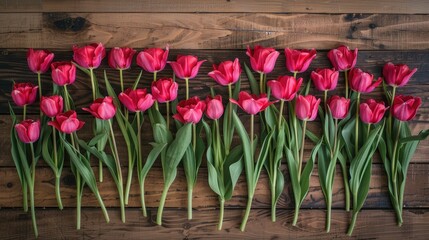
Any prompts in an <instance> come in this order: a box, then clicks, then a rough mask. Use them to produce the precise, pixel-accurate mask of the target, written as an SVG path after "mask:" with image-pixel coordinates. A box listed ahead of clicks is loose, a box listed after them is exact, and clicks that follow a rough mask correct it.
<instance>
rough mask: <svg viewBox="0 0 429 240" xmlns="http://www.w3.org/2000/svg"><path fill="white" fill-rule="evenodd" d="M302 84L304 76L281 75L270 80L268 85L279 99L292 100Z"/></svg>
mask: <svg viewBox="0 0 429 240" xmlns="http://www.w3.org/2000/svg"><path fill="white" fill-rule="evenodd" d="M301 84H302V78H298V79H296V78H294V77H292V76H287V75H286V76H280V77H278V78H277V80H270V81H268V82H267V85H268V86H269V87H270V88H271V94H273V96H274V97H275V98H277V99H279V100H283V101H291V100H292V99H294V98H295V95H296V93H297V92H298V90H299V88H300V87H301Z"/></svg>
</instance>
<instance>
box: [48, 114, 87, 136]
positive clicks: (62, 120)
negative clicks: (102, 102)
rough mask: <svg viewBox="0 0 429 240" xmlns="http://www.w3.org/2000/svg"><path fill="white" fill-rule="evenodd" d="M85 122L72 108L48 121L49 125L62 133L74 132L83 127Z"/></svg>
mask: <svg viewBox="0 0 429 240" xmlns="http://www.w3.org/2000/svg"><path fill="white" fill-rule="evenodd" d="M84 124H85V122H83V121H80V120H79V119H78V118H77V114H76V112H75V111H73V110H70V111H67V112H65V113H60V114H58V115H57V116H56V117H55V119H54V120H53V121H50V122H48V125H49V126H53V127H55V128H56V129H57V130H58V131H60V132H62V133H67V134H70V133H73V132H75V131H77V130H79V129H81V128H82V127H83V125H84Z"/></svg>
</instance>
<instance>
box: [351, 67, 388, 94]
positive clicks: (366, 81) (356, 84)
mask: <svg viewBox="0 0 429 240" xmlns="http://www.w3.org/2000/svg"><path fill="white" fill-rule="evenodd" d="M373 79H374V75H372V74H370V73H367V72H364V71H362V70H361V69H359V68H353V69H352V70H351V71H350V72H349V82H350V88H351V89H352V90H353V91H355V92H358V93H369V92H372V91H373V90H374V89H375V88H376V87H378V85H380V83H381V82H382V79H381V78H378V80H377V81H375V82H373Z"/></svg>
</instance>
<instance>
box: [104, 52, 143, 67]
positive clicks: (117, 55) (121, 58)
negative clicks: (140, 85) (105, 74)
mask: <svg viewBox="0 0 429 240" xmlns="http://www.w3.org/2000/svg"><path fill="white" fill-rule="evenodd" d="M135 53H136V50H134V49H132V48H128V47H123V48H119V47H115V48H112V50H110V52H109V58H108V63H109V66H110V67H111V68H113V69H117V70H125V69H128V68H130V66H131V61H132V60H133V56H134V54H135Z"/></svg>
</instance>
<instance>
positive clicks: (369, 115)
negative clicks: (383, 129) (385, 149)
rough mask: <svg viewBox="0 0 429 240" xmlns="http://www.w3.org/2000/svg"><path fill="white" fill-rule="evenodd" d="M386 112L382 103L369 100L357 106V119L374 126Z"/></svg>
mask: <svg viewBox="0 0 429 240" xmlns="http://www.w3.org/2000/svg"><path fill="white" fill-rule="evenodd" d="M386 110H387V108H386V106H385V105H384V102H377V101H375V100H374V99H369V100H368V101H366V102H365V103H361V104H360V105H359V117H360V119H361V120H362V122H364V123H366V124H376V123H378V122H380V121H381V119H382V118H383V117H384V113H385V112H386Z"/></svg>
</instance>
